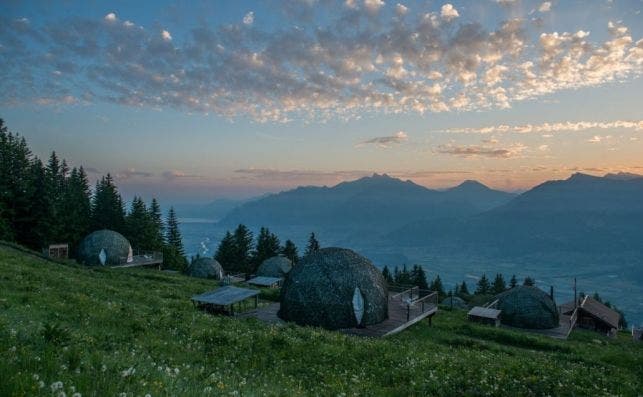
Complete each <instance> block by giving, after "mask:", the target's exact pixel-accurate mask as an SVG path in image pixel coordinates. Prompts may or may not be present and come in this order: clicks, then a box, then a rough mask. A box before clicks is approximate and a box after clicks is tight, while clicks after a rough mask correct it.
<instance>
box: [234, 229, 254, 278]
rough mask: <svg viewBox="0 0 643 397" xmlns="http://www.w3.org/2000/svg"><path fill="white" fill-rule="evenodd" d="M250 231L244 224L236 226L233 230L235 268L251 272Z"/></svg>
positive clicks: (251, 238)
mask: <svg viewBox="0 0 643 397" xmlns="http://www.w3.org/2000/svg"><path fill="white" fill-rule="evenodd" d="M252 240H253V237H252V232H251V231H250V229H248V228H247V227H246V226H245V225H239V226H237V229H236V230H235V231H234V246H235V262H234V263H235V265H234V266H235V268H236V270H238V271H240V272H244V273H252V272H253V267H252V263H251V259H252V256H253V255H252Z"/></svg>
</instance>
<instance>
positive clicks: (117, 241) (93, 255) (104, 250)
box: [78, 229, 132, 265]
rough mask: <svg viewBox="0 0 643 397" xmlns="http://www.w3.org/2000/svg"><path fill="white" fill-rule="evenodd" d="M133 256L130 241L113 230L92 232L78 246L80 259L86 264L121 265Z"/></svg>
mask: <svg viewBox="0 0 643 397" xmlns="http://www.w3.org/2000/svg"><path fill="white" fill-rule="evenodd" d="M131 258H132V247H131V246H130V243H129V241H127V239H126V238H125V237H124V236H123V235H122V234H120V233H118V232H115V231H113V230H107V229H103V230H97V231H95V232H93V233H90V234H89V235H87V237H85V238H84V239H83V241H81V242H80V245H79V246H78V261H79V262H80V263H83V264H85V265H119V264H122V263H127V261H128V260H131Z"/></svg>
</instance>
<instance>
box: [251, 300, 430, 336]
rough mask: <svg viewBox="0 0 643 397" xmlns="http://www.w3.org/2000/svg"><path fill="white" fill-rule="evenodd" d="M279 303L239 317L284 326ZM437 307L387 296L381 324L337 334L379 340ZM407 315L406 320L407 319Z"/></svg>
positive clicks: (417, 320)
mask: <svg viewBox="0 0 643 397" xmlns="http://www.w3.org/2000/svg"><path fill="white" fill-rule="evenodd" d="M279 306H280V305H279V303H273V304H270V305H268V306H265V307H262V308H259V309H257V310H253V311H251V312H247V313H244V314H243V315H240V317H246V318H247V317H254V318H256V319H258V320H261V321H263V322H265V323H268V324H276V325H280V324H285V322H284V321H283V320H282V319H280V318H279V317H278V316H277V313H278V312H279ZM437 311H438V307H437V305H435V304H433V303H425V304H424V310H423V308H422V304H421V303H418V304H412V305H410V307H408V306H407V302H406V301H405V300H404V299H403V296H395V295H393V294H391V295H389V301H388V316H389V318H388V319H386V320H384V321H383V322H381V323H379V324H375V325H370V326H368V327H364V328H347V329H340V330H339V332H342V333H345V334H348V335H356V336H365V337H371V338H381V337H386V336H389V335H393V334H396V333H398V332H401V331H403V330H405V329H406V328H408V327H410V326H412V325H413V324H416V323H418V322H420V321H422V320H423V319H425V318H427V317H428V318H429V320H430V318H431V317H432V316H433V315H435V313H437ZM407 315H408V319H407Z"/></svg>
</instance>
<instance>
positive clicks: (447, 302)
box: [442, 296, 467, 309]
mask: <svg viewBox="0 0 643 397" xmlns="http://www.w3.org/2000/svg"><path fill="white" fill-rule="evenodd" d="M451 300H453V307H455V308H458V309H466V308H467V303H466V302H465V301H464V300H463V299H462V298H460V297H459V296H449V297H446V298H445V299H443V300H442V304H443V305H444V306H449V307H450V306H451Z"/></svg>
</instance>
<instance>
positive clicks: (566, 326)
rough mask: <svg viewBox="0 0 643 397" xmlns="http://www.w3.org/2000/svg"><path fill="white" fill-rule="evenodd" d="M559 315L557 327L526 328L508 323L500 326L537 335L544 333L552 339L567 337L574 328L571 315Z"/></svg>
mask: <svg viewBox="0 0 643 397" xmlns="http://www.w3.org/2000/svg"><path fill="white" fill-rule="evenodd" d="M559 317H560V322H559V325H558V327H556V328H550V329H527V328H516V327H510V326H508V325H502V328H507V329H511V330H514V331H522V332H529V333H532V334H538V335H544V336H549V337H550V338H554V339H563V340H564V339H567V337H568V336H569V334H570V332H571V331H572V330H573V329H574V325H573V322H571V321H570V317H571V316H567V315H565V314H561V315H559Z"/></svg>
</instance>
